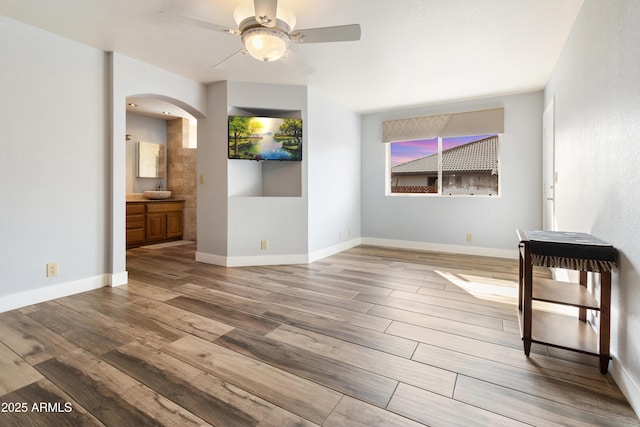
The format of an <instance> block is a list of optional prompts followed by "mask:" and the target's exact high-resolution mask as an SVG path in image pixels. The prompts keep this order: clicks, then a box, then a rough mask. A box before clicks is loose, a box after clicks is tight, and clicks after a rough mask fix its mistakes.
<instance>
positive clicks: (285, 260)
mask: <svg viewBox="0 0 640 427" xmlns="http://www.w3.org/2000/svg"><path fill="white" fill-rule="evenodd" d="M360 243H361V239H360V238H356V239H351V240H349V241H346V242H342V243H340V244H337V245H334V246H331V247H328V248H325V249H321V250H319V251H315V252H312V253H309V254H292V255H259V256H235V257H225V256H221V255H213V254H207V253H203V252H196V261H198V262H204V263H205V264H213V265H220V266H223V267H251V266H255V265H290V264H309V263H312V262H314V261H318V260H320V259H322V258H326V257H328V256H331V255H334V254H337V253H339V252H342V251H345V250H347V249H351V248H353V247H355V246H358V245H359V244H360Z"/></svg>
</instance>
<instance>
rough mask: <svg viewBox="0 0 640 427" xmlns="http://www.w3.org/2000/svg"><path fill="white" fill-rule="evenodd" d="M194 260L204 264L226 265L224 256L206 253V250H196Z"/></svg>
mask: <svg viewBox="0 0 640 427" xmlns="http://www.w3.org/2000/svg"><path fill="white" fill-rule="evenodd" d="M196 261H197V262H203V263H205V264H213V265H220V266H222V267H228V266H227V257H226V256H221V255H214V254H208V253H206V252H196Z"/></svg>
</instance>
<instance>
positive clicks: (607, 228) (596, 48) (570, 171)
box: [545, 0, 640, 413]
mask: <svg viewBox="0 0 640 427" xmlns="http://www.w3.org/2000/svg"><path fill="white" fill-rule="evenodd" d="M638 22H640V8H639V7H638V2H637V1H636V0H617V1H614V2H602V1H599V0H585V2H584V4H583V6H582V9H581V11H580V14H579V15H578V18H577V20H576V22H575V24H574V26H573V29H572V31H571V33H570V35H569V38H568V40H567V43H566V44H565V46H564V49H563V51H562V53H561V56H560V58H559V60H558V62H557V64H556V66H555V69H554V70H553V73H552V75H551V78H550V80H549V83H548V85H547V87H546V89H545V105H546V104H548V103H549V102H551V99H552V98H555V167H556V171H557V173H558V182H557V184H556V189H555V200H556V220H557V224H558V227H559V229H560V230H568V231H580V232H586V233H591V234H593V235H595V236H597V237H599V238H601V239H603V240H605V241H607V242H609V243H611V244H613V245H614V246H615V247H616V248H617V249H618V253H619V266H618V267H619V268H618V271H617V272H616V273H615V274H614V276H613V284H612V304H611V312H612V314H611V317H612V319H611V325H612V328H611V333H612V334H611V337H612V338H611V352H612V355H613V358H614V361H613V364H612V373H613V376H614V378H615V379H616V382H617V383H618V385H619V386H620V388H621V389H622V390H623V391H624V392H625V394H626V395H627V397H628V398H629V400H630V402H631V404H632V406H633V407H634V409H635V411H636V413H640V358H638V354H640V334H638V331H639V330H640V315H639V314H640V292H639V291H638V290H639V289H640V245H638V242H639V241H640V197H639V196H638V188H640V174H639V173H638V165H640V145H638V135H640V84H638V76H640V44H639V43H638V40H640V26H638V24H637V23H638Z"/></svg>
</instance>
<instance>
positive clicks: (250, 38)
mask: <svg viewBox="0 0 640 427" xmlns="http://www.w3.org/2000/svg"><path fill="white" fill-rule="evenodd" d="M162 13H166V14H168V15H171V16H172V17H173V18H175V19H179V20H181V21H182V22H184V23H186V24H189V25H196V26H198V27H201V28H206V29H209V30H213V31H222V32H224V33H226V34H230V35H233V36H240V38H241V39H242V43H243V44H244V46H245V49H246V51H247V52H248V53H249V54H250V55H251V56H252V57H254V58H256V59H257V60H259V61H264V62H270V61H277V60H278V59H280V58H282V57H283V56H284V55H285V53H286V51H287V48H288V47H289V43H290V42H293V43H296V44H309V43H326V42H344V41H356V40H360V33H361V31H360V25H359V24H350V25H338V26H335V27H320V28H307V29H303V30H294V29H293V28H294V26H295V23H296V18H295V15H294V14H293V13H291V12H290V11H287V10H284V9H283V8H278V0H253V1H250V0H249V1H245V2H244V3H242V4H240V5H239V6H238V7H237V8H236V9H235V11H234V14H233V15H234V19H235V21H236V23H237V24H238V28H237V29H234V28H228V27H225V26H222V25H218V24H213V23H210V22H206V21H201V20H199V19H194V18H190V17H186V16H182V15H178V14H175V13H172V12H162ZM242 50H244V49H242ZM234 55H235V54H234ZM231 56H233V55H231ZM226 59H228V58H226ZM226 59H225V60H226ZM223 62H224V60H223Z"/></svg>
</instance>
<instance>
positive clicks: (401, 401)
mask: <svg viewBox="0 0 640 427" xmlns="http://www.w3.org/2000/svg"><path fill="white" fill-rule="evenodd" d="M389 410H390V411H392V412H395V413H397V414H400V415H404V416H405V417H407V418H410V419H412V420H415V421H418V422H420V423H422V424H424V425H428V426H432V427H458V426H459V427H467V426H492V427H493V426H505V427H506V426H525V425H526V424H523V423H521V422H519V421H517V420H514V419H512V418H509V417H505V416H501V415H497V414H495V413H493V412H491V411H488V410H486V409H480V407H478V406H473V405H469V404H466V403H463V402H460V401H458V400H454V399H447V398H444V397H442V396H439V395H437V394H433V393H429V392H428V391H426V390H423V389H420V388H417V387H412V386H410V385H407V384H400V385H399V386H398V389H397V390H396V392H395V393H394V395H393V399H392V400H391V402H390V403H389Z"/></svg>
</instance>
